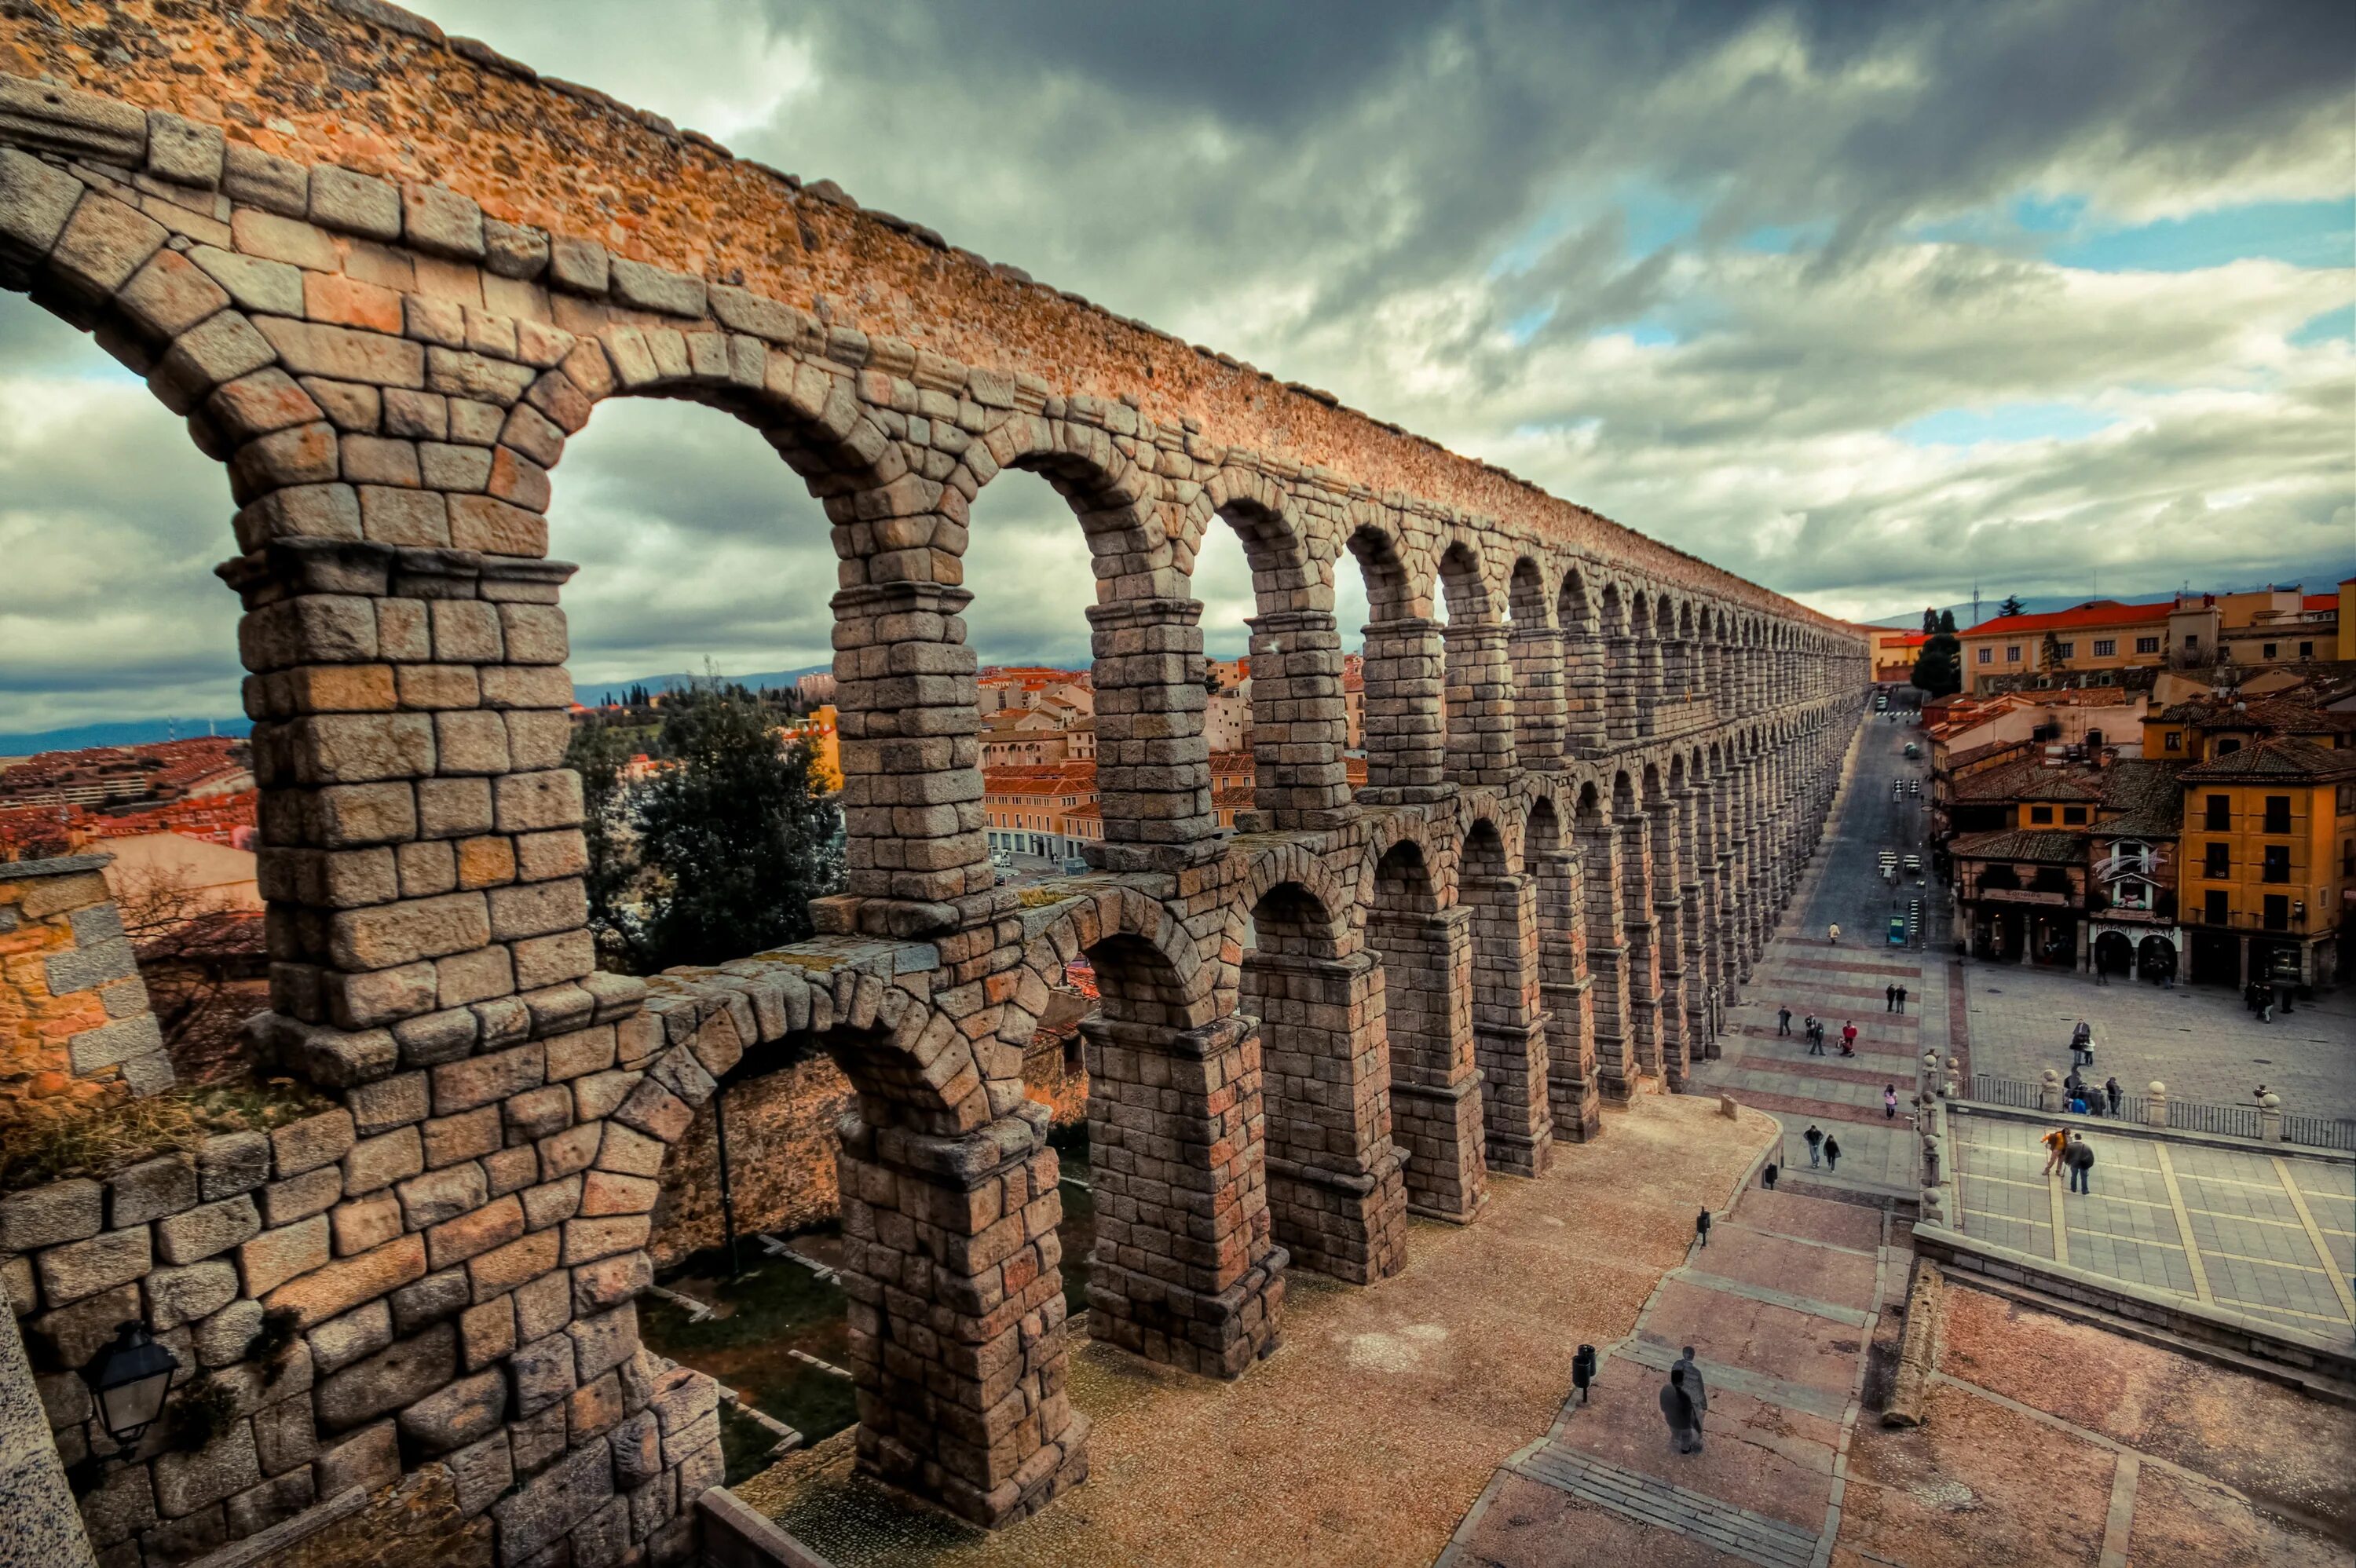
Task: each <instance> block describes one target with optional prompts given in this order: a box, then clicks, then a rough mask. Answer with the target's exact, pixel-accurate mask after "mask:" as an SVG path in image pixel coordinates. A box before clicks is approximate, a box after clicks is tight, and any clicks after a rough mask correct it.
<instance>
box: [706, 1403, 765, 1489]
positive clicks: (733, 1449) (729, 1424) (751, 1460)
mask: <svg viewBox="0 0 2356 1568" xmlns="http://www.w3.org/2000/svg"><path fill="white" fill-rule="evenodd" d="M778 1441H779V1439H778V1437H777V1435H776V1433H774V1432H772V1431H770V1430H769V1429H768V1428H767V1427H766V1426H764V1425H762V1424H760V1423H759V1422H757V1421H755V1420H754V1419H753V1418H752V1417H751V1416H749V1415H747V1414H745V1413H744V1411H743V1410H741V1409H739V1408H738V1407H737V1406H735V1405H734V1404H732V1403H729V1402H728V1401H726V1400H724V1399H723V1400H722V1401H721V1402H720V1453H721V1456H722V1458H723V1460H724V1461H725V1464H726V1473H725V1474H724V1475H723V1477H721V1481H720V1484H721V1485H722V1486H723V1487H733V1486H735V1485H736V1484H737V1483H738V1482H740V1481H749V1480H751V1479H752V1478H753V1477H755V1476H757V1475H759V1474H760V1473H761V1472H762V1471H764V1470H766V1469H767V1468H768V1467H769V1466H770V1465H771V1464H772V1463H774V1461H773V1460H771V1458H770V1457H769V1456H770V1453H771V1451H772V1450H774V1449H775V1448H776V1445H777V1444H778Z"/></svg>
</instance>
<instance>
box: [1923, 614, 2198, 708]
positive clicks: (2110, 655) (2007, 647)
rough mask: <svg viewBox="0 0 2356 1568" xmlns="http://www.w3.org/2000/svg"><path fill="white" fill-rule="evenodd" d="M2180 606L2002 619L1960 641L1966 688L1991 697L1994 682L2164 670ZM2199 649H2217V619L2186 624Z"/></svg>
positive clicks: (1983, 624)
mask: <svg viewBox="0 0 2356 1568" xmlns="http://www.w3.org/2000/svg"><path fill="white" fill-rule="evenodd" d="M2179 613H2180V611H2179V601H2178V600H2173V599H2163V600H2159V601H2158V602H2156V603H2148V604H2122V603H2119V602H2118V601H2117V600H2115V599H2097V600H2094V601H2092V602H2090V603H2084V604H2080V605H2077V606H2075V607H2074V608H2072V609H2068V610H2056V611H2051V612H2050V613H2044V614H2038V615H1999V616H1997V617H1996V618H1995V619H1993V620H1989V621H1983V622H1981V623H1980V624H1978V625H1976V626H1974V627H1972V628H1971V629H1970V630H1968V631H1961V632H1958V633H1956V634H1955V635H1956V640H1957V641H1958V642H1959V643H1960V644H1961V645H1962V647H1963V659H1964V689H1965V690H1966V691H1969V692H1972V693H1974V694H1976V695H1986V694H1987V693H1988V692H1989V691H1991V690H1993V689H1995V687H1994V683H1995V682H1997V681H1998V680H2003V679H2006V678H2008V677H2020V676H2031V677H2051V676H2055V675H2059V674H2062V673H2065V672H2066V673H2069V674H2073V675H2077V676H2081V677H2085V676H2095V677H2099V676H2101V675H2104V674H2108V675H2110V676H2112V677H2113V678H2114V679H2115V678H2116V676H2117V673H2118V672H2120V671H2123V670H2126V669H2129V668H2133V667H2147V668H2155V669H2156V668H2158V667H2159V666H2160V665H2161V663H2162V662H2163V661H2164V660H2165V658H2166V657H2167V656H2168V653H2169V648H2170V647H2171V646H2172V643H2171V626H2172V625H2173V624H2174V621H2175V619H2176V618H2178V617H2179ZM2185 618H2186V620H2187V625H2188V628H2189V629H2188V631H2187V632H2186V633H2185V635H2189V636H2190V637H2192V638H2193V639H2194V642H2193V644H2192V646H2194V647H2195V648H2196V649H2197V648H2200V647H2209V648H2211V649H2213V647H2214V645H2215V640H2216V635H2215V630H2214V627H2215V623H2216V616H2215V614H2214V613H2213V611H2203V612H2200V613H2197V614H2192V615H2189V616H2187V617H2185Z"/></svg>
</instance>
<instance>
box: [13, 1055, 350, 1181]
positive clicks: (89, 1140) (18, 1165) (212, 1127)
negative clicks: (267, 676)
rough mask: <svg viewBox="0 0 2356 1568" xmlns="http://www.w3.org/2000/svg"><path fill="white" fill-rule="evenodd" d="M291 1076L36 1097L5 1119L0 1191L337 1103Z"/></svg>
mask: <svg viewBox="0 0 2356 1568" xmlns="http://www.w3.org/2000/svg"><path fill="white" fill-rule="evenodd" d="M335 1104H336V1103H335V1102H334V1101H332V1100H329V1099H327V1098H326V1097H325V1096H323V1095H321V1094H319V1093H316V1091H314V1090H311V1089H309V1088H306V1087H305V1086H304V1085H303V1084H300V1083H296V1082H295V1080H293V1079H291V1078H269V1079H254V1078H251V1077H245V1078H233V1079H226V1080H223V1081H222V1082H220V1083H202V1084H193V1085H188V1086H185V1087H182V1088H178V1089H171V1090H166V1092H165V1093H161V1094H150V1095H148V1096H146V1097H145V1098H144V1099H114V1098H106V1099H96V1100H80V1101H72V1102H59V1101H55V1100H36V1101H30V1102H27V1103H26V1104H22V1105H21V1106H19V1107H18V1108H16V1110H15V1111H13V1112H12V1113H11V1114H10V1115H8V1116H7V1117H6V1119H5V1120H0V1190H7V1191H12V1192H13V1191H16V1190H18V1189H23V1188H27V1187H38V1186H40V1185H41V1184H42V1183H44V1182H49V1181H58V1180H62V1179H65V1178H66V1177H69V1176H88V1177H92V1178H98V1179H103V1178H106V1177H109V1176H112V1175H113V1174H114V1173H115V1172H116V1171H118V1170H121V1169H123V1168H125V1167H127V1166H133V1165H136V1164H138V1163H139V1162H140V1161H141V1160H143V1159H153V1158H154V1157H155V1156H157V1155H160V1154H175V1153H178V1154H186V1153H189V1152H192V1151H194V1150H195V1148H196V1147H197V1146H198V1145H199V1144H201V1143H203V1142H204V1141H205V1140H206V1139H207V1138H209V1137H211V1136H214V1135H215V1134H217V1133H241V1132H268V1131H269V1130H270V1129H272V1128H273V1127H283V1126H284V1125H287V1124H288V1123H289V1122H298V1121H301V1120H302V1119H303V1118H304V1117H305V1116H313V1115H318V1114H319V1113H320V1112H322V1111H325V1110H329V1109H332V1108H333V1107H334V1105H335Z"/></svg>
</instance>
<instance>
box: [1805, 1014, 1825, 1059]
mask: <svg viewBox="0 0 2356 1568" xmlns="http://www.w3.org/2000/svg"><path fill="white" fill-rule="evenodd" d="M1807 1030H1808V1054H1809V1055H1810V1056H1822V1055H1823V1054H1824V1053H1825V1026H1824V1025H1823V1024H1821V1023H1818V1022H1817V1021H1816V1015H1815V1014H1814V1013H1810V1014H1809V1015H1808V1022H1807Z"/></svg>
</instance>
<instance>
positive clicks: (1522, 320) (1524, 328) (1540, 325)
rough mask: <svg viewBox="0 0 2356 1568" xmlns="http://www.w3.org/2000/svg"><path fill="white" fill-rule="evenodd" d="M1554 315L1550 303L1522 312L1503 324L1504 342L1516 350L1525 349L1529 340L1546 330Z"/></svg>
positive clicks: (1553, 306) (1553, 307)
mask: <svg viewBox="0 0 2356 1568" xmlns="http://www.w3.org/2000/svg"><path fill="white" fill-rule="evenodd" d="M1554 315H1555V305H1554V304H1553V302H1551V301H1549V302H1547V304H1542V305H1535V306H1533V307H1531V308H1530V309H1528V310H1526V311H1524V312H1522V314H1521V315H1517V316H1515V318H1514V319H1513V320H1511V321H1509V322H1507V323H1506V324H1505V341H1507V342H1508V343H1511V344H1512V345H1513V346H1514V347H1516V348H1526V347H1529V341H1530V339H1531V338H1533V337H1536V336H1537V335H1538V334H1539V333H1541V332H1543V331H1545V330H1546V324H1547V322H1549V321H1552V320H1553V319H1554Z"/></svg>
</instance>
